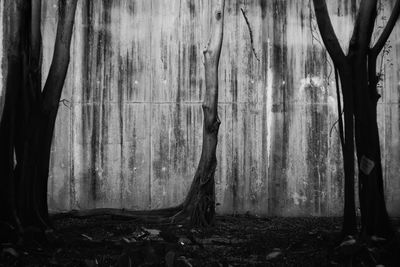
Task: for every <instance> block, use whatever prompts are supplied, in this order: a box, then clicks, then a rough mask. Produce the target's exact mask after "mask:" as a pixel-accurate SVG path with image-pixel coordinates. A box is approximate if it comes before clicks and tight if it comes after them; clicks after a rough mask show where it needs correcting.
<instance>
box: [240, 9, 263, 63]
mask: <svg viewBox="0 0 400 267" xmlns="http://www.w3.org/2000/svg"><path fill="white" fill-rule="evenodd" d="M240 10H241V11H242V14H243V17H244V20H245V21H246V24H247V27H248V29H249V34H250V42H251V50H252V51H253V54H254V57H255V58H256V59H257V61H258V62H260V59H259V58H258V56H257V53H256V50H255V49H254V40H253V31H252V30H251V26H250V23H249V20H248V19H247V16H246V12H244V10H243V8H240Z"/></svg>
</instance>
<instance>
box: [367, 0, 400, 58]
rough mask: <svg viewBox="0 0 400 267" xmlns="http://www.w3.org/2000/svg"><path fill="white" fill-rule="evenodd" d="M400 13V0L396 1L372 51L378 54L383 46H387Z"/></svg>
mask: <svg viewBox="0 0 400 267" xmlns="http://www.w3.org/2000/svg"><path fill="white" fill-rule="evenodd" d="M399 15H400V0H397V1H396V4H395V6H394V8H393V11H392V14H390V18H389V20H388V22H387V24H386V26H385V28H384V29H383V31H382V34H381V35H380V36H379V39H378V41H377V42H376V44H375V45H374V46H373V48H372V53H373V54H374V55H376V56H378V55H379V53H380V52H381V51H382V49H383V47H384V46H385V43H386V41H387V40H388V39H389V36H390V34H391V33H392V31H393V28H394V26H395V25H396V22H397V20H398V18H399Z"/></svg>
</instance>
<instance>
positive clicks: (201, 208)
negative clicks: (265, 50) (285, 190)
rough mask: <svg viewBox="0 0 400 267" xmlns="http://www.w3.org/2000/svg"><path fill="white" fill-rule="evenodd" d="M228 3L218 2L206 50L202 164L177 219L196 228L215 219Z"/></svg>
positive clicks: (211, 222)
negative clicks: (221, 63) (187, 220)
mask: <svg viewBox="0 0 400 267" xmlns="http://www.w3.org/2000/svg"><path fill="white" fill-rule="evenodd" d="M224 7H225V0H218V1H215V4H214V9H213V14H212V23H211V27H212V33H211V37H210V40H209V42H208V44H207V47H206V48H205V50H204V51H203V54H204V68H205V83H206V91H205V95H204V100H203V105H202V108H203V118H204V120H203V145H202V152H201V157H200V161H199V164H198V167H197V170H196V173H195V176H194V179H193V182H192V185H191V187H190V189H189V192H188V195H187V197H186V199H185V201H184V203H183V209H182V211H181V212H180V213H179V214H178V215H177V216H175V217H176V218H178V217H181V216H182V215H183V216H184V217H186V216H188V215H189V218H190V221H191V223H192V224H193V225H198V226H208V225H211V224H213V223H214V217H215V181H214V175H215V170H216V167H217V158H216V148H217V143H218V129H219V125H220V124H221V121H220V119H219V118H218V65H219V58H220V54H221V48H222V40H223V32H224V29H223V28H224Z"/></svg>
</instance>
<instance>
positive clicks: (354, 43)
mask: <svg viewBox="0 0 400 267" xmlns="http://www.w3.org/2000/svg"><path fill="white" fill-rule="evenodd" d="M376 5H377V0H362V1H361V3H360V9H359V11H358V14H357V20H356V24H355V26H354V31H353V35H352V37H351V41H350V50H352V51H355V50H357V52H358V53H360V55H365V54H367V52H368V46H369V44H370V41H371V37H372V32H373V30H374V25H375V18H376ZM350 53H351V51H350Z"/></svg>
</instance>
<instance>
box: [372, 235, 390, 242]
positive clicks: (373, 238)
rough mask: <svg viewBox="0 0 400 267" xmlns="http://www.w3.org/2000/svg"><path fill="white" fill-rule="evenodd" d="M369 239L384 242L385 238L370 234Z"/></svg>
mask: <svg viewBox="0 0 400 267" xmlns="http://www.w3.org/2000/svg"><path fill="white" fill-rule="evenodd" d="M371 240H372V241H374V242H385V241H386V239H385V238H383V237H379V236H376V235H373V236H371Z"/></svg>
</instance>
